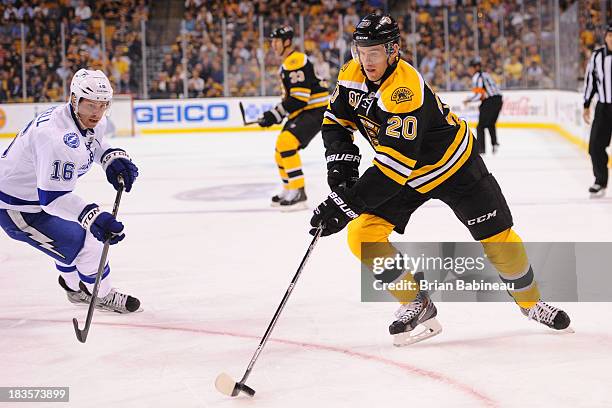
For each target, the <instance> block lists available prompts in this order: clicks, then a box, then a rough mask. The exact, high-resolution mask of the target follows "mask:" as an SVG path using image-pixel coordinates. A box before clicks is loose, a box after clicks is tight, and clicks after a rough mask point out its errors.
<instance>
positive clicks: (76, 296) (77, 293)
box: [57, 275, 91, 305]
mask: <svg viewBox="0 0 612 408" xmlns="http://www.w3.org/2000/svg"><path fill="white" fill-rule="evenodd" d="M57 281H58V282H59V284H60V286H61V287H62V288H63V289H64V290H65V291H66V297H67V298H68V300H69V301H70V303H74V304H75V305H76V304H89V302H90V301H91V296H90V295H88V294H87V293H86V292H83V291H82V290H73V289H70V288H69V287H68V285H67V284H66V281H65V280H64V278H63V277H62V275H60V276H58V279H57Z"/></svg>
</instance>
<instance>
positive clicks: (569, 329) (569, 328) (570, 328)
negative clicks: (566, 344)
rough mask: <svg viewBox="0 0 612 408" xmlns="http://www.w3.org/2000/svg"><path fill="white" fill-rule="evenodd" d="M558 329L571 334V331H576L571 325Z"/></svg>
mask: <svg viewBox="0 0 612 408" xmlns="http://www.w3.org/2000/svg"><path fill="white" fill-rule="evenodd" d="M559 331H560V332H561V333H568V334H571V333H576V332H575V331H574V329H572V326H568V327H566V328H565V329H561V330H559Z"/></svg>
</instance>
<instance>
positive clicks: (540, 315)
mask: <svg viewBox="0 0 612 408" xmlns="http://www.w3.org/2000/svg"><path fill="white" fill-rule="evenodd" d="M519 307H520V306H519ZM520 309H521V312H522V313H523V314H524V315H525V316H527V318H528V319H529V320H535V321H536V322H538V323H542V324H543V325H545V326H548V327H550V328H551V329H554V330H563V331H566V332H569V333H573V332H574V330H573V329H572V328H571V327H569V325H570V318H569V316H568V315H567V313H565V312H564V311H563V310H561V309H559V308H557V307H554V306H551V305H549V304H546V303H544V302H542V301H541V300H540V301H539V302H538V303H536V304H535V306H534V307H532V308H529V309H526V308H523V307H521V308H520Z"/></svg>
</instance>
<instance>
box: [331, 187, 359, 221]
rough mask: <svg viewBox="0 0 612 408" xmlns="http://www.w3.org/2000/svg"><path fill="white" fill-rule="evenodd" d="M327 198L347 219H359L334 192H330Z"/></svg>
mask: <svg viewBox="0 0 612 408" xmlns="http://www.w3.org/2000/svg"><path fill="white" fill-rule="evenodd" d="M329 198H331V199H332V201H333V202H334V203H335V204H336V205H337V206H338V208H340V209H341V210H342V212H343V213H345V214H346V215H347V216H348V217H349V218H351V219H353V220H354V219H355V218H357V217H359V214H357V213H356V212H355V211H353V210H352V209H351V208H350V207H349V206H348V205H347V204H346V203H345V202H344V200H343V199H342V198H340V196H338V194H336V193H335V192H333V191H332V192H331V193H330V194H329Z"/></svg>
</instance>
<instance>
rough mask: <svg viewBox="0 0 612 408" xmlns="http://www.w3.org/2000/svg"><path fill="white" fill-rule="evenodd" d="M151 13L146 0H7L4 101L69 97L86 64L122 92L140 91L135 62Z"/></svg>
mask: <svg viewBox="0 0 612 408" xmlns="http://www.w3.org/2000/svg"><path fill="white" fill-rule="evenodd" d="M147 18H148V5H147V1H146V0H98V1H85V0H60V1H53V0H27V1H26V0H1V1H0V102H6V101H8V102H47V101H61V100H64V99H65V94H66V93H69V89H68V88H69V86H70V80H71V79H72V75H73V74H74V73H75V72H76V71H77V70H78V69H80V68H92V69H101V70H103V71H104V72H106V73H107V75H108V76H109V78H110V80H111V82H112V84H113V87H114V89H115V92H116V93H136V92H138V87H139V81H138V79H137V78H136V76H135V72H136V70H135V69H134V65H135V64H140V61H141V51H140V47H141V41H140V21H141V20H145V21H146V20H147ZM22 27H23V35H24V39H25V41H24V44H23V45H25V53H23V51H22V41H21V38H22ZM62 31H63V36H64V38H65V44H64V46H63V47H62ZM103 37H104V38H105V41H104V44H102V43H103V41H102V38H103ZM64 50H65V58H63V52H64ZM104 50H105V51H106V52H104ZM24 64H25V65H24ZM22 70H24V71H25V74H26V78H27V79H26V81H25V83H23V81H22ZM24 87H25V90H26V95H27V96H26V97H25V98H24V97H23V94H24V93H23V91H24Z"/></svg>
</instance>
